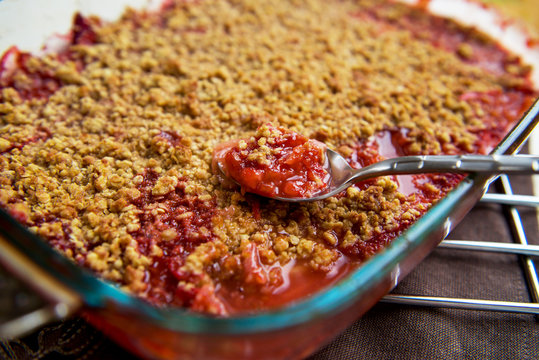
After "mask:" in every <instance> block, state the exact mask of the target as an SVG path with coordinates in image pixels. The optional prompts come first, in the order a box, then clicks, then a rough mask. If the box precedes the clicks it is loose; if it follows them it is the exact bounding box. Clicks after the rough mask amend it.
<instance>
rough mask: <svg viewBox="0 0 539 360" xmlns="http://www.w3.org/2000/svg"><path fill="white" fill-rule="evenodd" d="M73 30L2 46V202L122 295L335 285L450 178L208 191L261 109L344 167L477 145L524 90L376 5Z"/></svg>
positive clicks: (240, 302) (230, 301) (247, 297)
mask: <svg viewBox="0 0 539 360" xmlns="http://www.w3.org/2000/svg"><path fill="white" fill-rule="evenodd" d="M75 24H76V25H77V26H76V29H78V30H76V31H75V33H74V34H75V35H74V36H73V41H72V44H71V45H69V47H68V48H67V50H66V51H65V52H63V53H60V54H49V55H47V56H45V57H42V58H38V57H34V56H31V55H28V54H25V53H21V52H19V51H17V50H16V49H11V50H10V52H8V53H7V54H6V55H5V56H4V58H3V60H2V72H1V74H0V88H1V92H0V121H1V127H0V204H1V206H2V207H3V208H4V209H7V210H8V211H9V212H10V213H11V214H12V215H13V216H15V217H16V218H17V219H18V220H19V221H20V222H22V223H23V224H25V225H26V226H28V227H29V228H30V229H31V230H32V231H34V232H35V233H37V234H38V235H40V236H42V237H43V238H44V239H46V240H47V241H48V242H49V243H50V244H51V245H52V246H54V247H55V248H56V249H58V250H59V251H61V252H62V253H64V254H65V255H66V256H68V257H69V258H71V259H72V260H73V261H75V262H76V263H78V264H81V265H82V266H85V267H87V268H89V269H91V270H92V271H94V272H95V273H97V274H99V276H101V277H103V278H105V279H107V280H110V281H113V282H115V283H117V284H119V285H120V286H122V288H124V289H125V290H126V291H129V292H131V293H133V294H136V295H138V296H140V297H143V298H146V299H148V300H149V301H151V302H153V303H156V304H170V305H174V306H182V307H187V308H190V309H193V310H195V311H201V312H207V313H213V314H229V313H235V312H240V311H254V310H257V309H260V308H271V307H275V306H280V305H282V304H284V303H286V302H289V301H291V300H294V299H296V298H298V297H300V296H304V295H305V294H308V293H312V292H313V291H316V290H317V289H320V288H321V287H323V286H326V285H328V284H330V283H331V282H333V281H336V279H338V278H339V277H340V276H342V275H343V274H344V273H346V272H347V271H349V270H350V269H351V268H353V267H354V266H357V264H359V263H360V262H361V261H363V260H364V259H366V258H368V257H369V256H371V255H372V254H374V253H376V252H377V251H379V250H380V249H382V248H383V247H384V246H385V245H386V244H387V243H388V242H389V241H391V239H393V238H394V237H395V236H398V235H399V234H400V233H401V232H402V231H404V230H405V229H406V228H407V227H408V226H410V225H411V224H412V223H413V222H414V221H415V220H417V219H418V218H419V217H420V216H421V215H422V214H423V213H424V212H425V211H426V210H427V209H428V208H429V207H430V206H431V204H432V203H434V202H436V201H437V200H438V199H440V198H441V197H443V196H444V194H445V193H446V192H447V191H449V190H450V189H451V188H452V187H453V186H454V185H455V184H457V183H458V181H459V180H460V177H458V176H454V175H429V176H415V177H410V178H407V179H408V180H407V181H408V182H410V184H412V187H413V189H412V190H411V191H404V190H403V183H404V180H403V178H394V177H393V178H392V177H381V178H378V179H374V180H372V181H368V182H365V183H362V184H358V185H357V186H355V187H351V188H349V189H347V190H346V191H345V192H343V193H342V194H340V195H339V196H336V197H333V198H330V199H327V200H325V201H321V202H316V203H308V204H289V203H281V202H275V201H269V200H263V199H260V198H257V197H256V196H253V195H249V194H242V193H241V192H239V191H237V189H228V188H225V187H223V186H221V184H220V182H219V179H218V177H217V176H216V175H215V174H214V173H212V169H211V162H212V153H213V149H214V147H215V146H216V145H217V144H219V143H223V142H226V141H230V140H232V139H250V140H248V141H245V142H240V143H239V144H238V147H239V149H242V147H245V148H247V147H248V146H249V144H250V142H251V141H252V140H253V139H256V141H257V145H258V146H259V148H258V150H257V151H254V152H252V153H250V154H248V155H247V156H249V157H252V158H250V160H252V161H255V162H258V163H260V164H264V163H265V162H266V161H267V159H268V156H269V154H273V155H274V154H276V153H277V150H276V149H273V150H272V149H271V147H269V146H268V144H271V141H273V140H272V139H274V137H275V136H273V135H272V132H274V131H277V130H275V129H276V128H268V127H265V126H264V124H267V123H272V124H275V125H276V126H281V127H283V128H285V129H288V130H290V131H293V132H298V133H301V134H304V135H305V136H307V137H308V138H314V139H317V140H318V141H320V142H322V143H324V144H325V145H327V146H329V147H331V148H333V149H337V150H338V151H339V152H340V153H341V154H343V155H344V156H345V157H346V158H347V159H348V160H349V162H350V163H351V164H352V165H353V166H356V167H359V166H365V165H367V164H368V163H371V162H374V161H376V160H379V159H380V158H383V157H385V155H383V154H386V155H387V154H388V149H390V150H391V151H393V152H394V154H392V155H398V154H401V155H402V154H439V153H447V154H454V153H462V152H486V151H488V150H489V149H490V148H491V147H492V146H493V145H494V144H496V143H497V142H498V141H499V140H500V139H501V137H502V136H503V135H504V134H505V132H506V131H507V129H508V128H509V127H510V125H511V124H512V123H513V122H514V121H515V120H516V119H517V118H518V117H519V116H520V114H522V112H523V111H524V109H526V108H527V106H528V105H529V104H531V101H532V99H533V97H534V96H537V93H536V92H534V91H533V90H532V88H531V86H530V84H529V80H528V79H527V74H528V73H529V67H526V66H523V65H521V64H520V62H519V60H518V58H516V57H514V56H512V55H511V54H508V53H506V52H505V51H504V50H503V49H501V48H499V47H498V46H497V45H496V43H495V42H494V41H493V40H491V39H489V38H487V37H486V36H484V35H482V34H480V33H478V32H476V31H474V30H473V29H468V28H464V27H461V26H459V25H456V24H454V23H452V22H450V21H448V20H442V19H439V18H436V17H434V16H431V15H428V14H426V13H424V12H423V11H422V10H419V9H415V8H411V7H407V6H405V5H400V4H394V3H391V2H387V1H374V0H359V1H352V0H344V1H321V0H308V1H292V0H290V1H287V0H268V1H263V2H261V1H256V0H234V1H232V0H230V1H209V0H206V1H200V2H184V1H177V2H174V3H173V4H171V5H170V6H168V7H167V8H166V9H163V11H161V12H159V13H149V12H136V11H133V10H128V11H127V12H126V13H125V15H124V16H123V17H122V18H121V19H120V20H119V21H117V22H114V23H108V24H105V23H101V22H100V21H98V20H97V19H93V18H91V19H83V18H81V17H77V20H76V22H75ZM433 34H434V35H433ZM7 57H10V59H11V60H14V63H15V64H16V66H15V68H13V69H7V68H5V66H4V64H6V63H7ZM261 125H262V127H261ZM257 129H259V130H258V133H257ZM288 130H287V131H288ZM266 132H267V134H266ZM383 139H386V140H387V141H386V140H383ZM391 151H390V152H391ZM410 179H411V180H410Z"/></svg>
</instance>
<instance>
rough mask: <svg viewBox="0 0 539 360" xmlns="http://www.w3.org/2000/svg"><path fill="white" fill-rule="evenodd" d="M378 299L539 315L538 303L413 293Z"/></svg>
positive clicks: (389, 301) (394, 302)
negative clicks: (416, 294)
mask: <svg viewBox="0 0 539 360" xmlns="http://www.w3.org/2000/svg"><path fill="white" fill-rule="evenodd" d="M380 301H381V302H384V303H389V304H402V305H420V306H432V307H448V308H453V309H464V310H483V311H502V312H512V313H520V314H535V315H539V304H535V303H523V302H511V301H493V300H479V299H477V300H476V299H461V298H447V297H437V296H415V295H386V296H384V297H383V298H382V299H381V300H380Z"/></svg>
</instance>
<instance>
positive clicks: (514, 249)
mask: <svg viewBox="0 0 539 360" xmlns="http://www.w3.org/2000/svg"><path fill="white" fill-rule="evenodd" d="M438 248H441V249H457V250H477V251H486V252H500V253H506V254H517V255H526V256H535V257H539V245H523V244H514V243H500V242H494V241H474V240H444V241H442V242H441V243H440V245H438Z"/></svg>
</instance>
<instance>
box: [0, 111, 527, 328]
mask: <svg viewBox="0 0 539 360" xmlns="http://www.w3.org/2000/svg"><path fill="white" fill-rule="evenodd" d="M532 120H533V119H532ZM529 132H531V130H530V119H529V116H525V117H524V118H523V119H521V120H520V121H519V122H518V123H517V124H516V125H515V126H514V128H513V129H512V130H511V131H510V132H509V134H508V135H507V136H506V137H505V138H504V140H502V141H501V142H500V143H499V144H498V146H497V147H496V148H495V149H494V150H493V152H492V153H493V154H502V153H512V152H514V151H515V150H516V148H518V147H519V146H520V145H521V144H522V143H523V142H524V140H525V139H526V137H527V135H528V134H529ZM488 181H489V178H488V177H485V176H467V177H466V178H464V179H463V180H462V182H461V183H460V184H459V185H458V186H457V187H456V188H454V189H453V190H452V191H451V192H449V193H448V194H447V195H446V196H445V197H444V198H442V199H441V200H440V201H439V202H438V203H437V204H435V205H434V206H433V207H431V208H430V209H429V210H428V211H427V212H426V213H425V214H424V215H423V216H422V217H421V218H420V219H419V220H417V221H416V222H415V223H414V224H413V225H412V226H411V227H410V228H408V229H407V230H406V231H405V232H404V233H403V234H401V235H400V236H399V237H397V238H396V239H394V240H393V241H392V242H391V243H390V244H389V245H388V246H387V247H386V248H385V249H384V250H382V251H381V252H379V253H377V254H375V255H373V256H372V257H371V258H370V259H368V260H367V261H366V262H364V263H363V264H361V265H360V266H359V267H358V268H357V269H355V270H353V271H352V272H351V273H350V274H348V275H347V276H346V277H345V278H343V279H341V280H340V281H339V282H337V283H336V284H334V285H331V286H329V287H328V288H325V289H322V290H321V291H319V292H317V293H315V294H313V295H311V296H309V297H307V298H305V299H303V300H299V301H296V302H293V303H291V304H288V305H286V306H284V307H282V308H279V309H276V310H269V311H260V312H257V313H254V314H245V315H241V316H233V317H214V316H209V315H203V314H198V313H193V312H191V311H188V310H185V309H180V308H166V307H163V308H161V307H157V306H154V305H151V304H149V303H147V302H145V301H143V300H142V299H139V298H137V297H135V296H133V295H130V294H128V293H127V292H124V291H122V290H120V289H119V288H117V287H116V286H115V285H112V284H110V283H108V282H106V281H105V280H101V279H99V278H98V277H97V276H96V275H93V274H91V273H90V272H89V271H88V270H86V269H83V268H82V267H80V266H78V265H77V264H75V263H74V262H72V261H71V260H69V259H68V258H67V257H65V256H63V255H62V254H61V253H60V252H58V251H56V250H54V249H53V248H52V247H50V246H49V245H48V244H47V243H46V242H45V241H44V240H42V239H41V238H39V237H38V236H37V235H35V234H34V233H32V232H30V231H29V230H28V229H26V228H25V227H24V226H22V225H20V224H19V223H18V222H17V221H16V220H15V219H14V218H13V217H11V216H10V215H9V214H7V212H5V211H4V210H2V209H0V219H1V220H2V222H3V223H4V226H2V227H0V232H2V235H4V236H5V237H6V238H7V239H8V240H9V241H10V243H11V244H12V245H13V246H15V247H16V248H17V249H18V250H19V251H20V252H22V253H23V254H25V255H26V256H27V257H28V258H30V259H31V260H32V261H33V262H34V263H35V264H37V265H39V266H40V267H41V268H42V269H43V271H45V272H46V273H48V274H50V275H52V276H54V277H55V278H56V279H58V280H59V281H60V282H62V283H63V284H64V285H66V286H67V287H68V288H69V289H71V290H73V291H74V292H75V293H77V294H78V295H79V296H80V297H81V299H82V300H83V303H84V305H85V306H86V309H88V310H90V311H99V310H103V309H107V308H114V309H115V310H114V311H117V312H121V313H124V314H130V315H132V316H137V317H143V320H144V321H147V322H148V323H151V324H153V325H157V326H159V327H161V328H165V329H168V330H171V331H176V332H180V333H182V332H183V333H191V334H230V335H231V334H247V333H249V334H253V333H263V332H270V331H278V330H280V329H284V328H289V327H293V326H298V325H301V324H304V323H307V322H310V321H313V320H315V319H319V318H325V317H328V316H330V315H331V314H333V313H337V312H338V311H339V310H342V309H344V308H346V307H348V306H350V305H351V304H352V303H354V301H356V300H358V299H359V298H360V297H361V296H362V295H366V294H367V292H368V291H369V289H371V288H372V287H374V286H376V285H377V284H379V282H380V281H382V279H384V278H387V277H388V276H391V271H392V270H393V269H394V268H395V267H397V266H398V265H399V264H400V262H401V261H402V260H404V259H406V258H407V257H408V256H409V255H410V254H411V253H412V252H413V251H414V249H416V248H417V247H419V246H421V245H423V244H424V243H425V242H427V241H428V237H429V235H431V234H432V232H434V231H436V230H437V229H441V228H442V227H443V226H446V228H447V225H450V224H445V222H446V221H447V219H448V218H449V217H450V215H451V214H453V213H454V211H458V209H459V204H460V203H461V200H462V199H463V198H464V197H465V196H470V195H478V194H480V193H481V192H482V191H483V190H484V188H485V185H486V184H487V183H488ZM5 224H7V225H8V226H7V227H6V226H5ZM10 230H12V231H11V232H13V230H15V233H17V232H18V233H19V234H21V232H23V233H25V236H24V239H25V241H23V242H21V241H19V239H17V238H16V236H17V235H16V234H15V235H14V234H12V233H11V232H10ZM440 240H441V239H440Z"/></svg>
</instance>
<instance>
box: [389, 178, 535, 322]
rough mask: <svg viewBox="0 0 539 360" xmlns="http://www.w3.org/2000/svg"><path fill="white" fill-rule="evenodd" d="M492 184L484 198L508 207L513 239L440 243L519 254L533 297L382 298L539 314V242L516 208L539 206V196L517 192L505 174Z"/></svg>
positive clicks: (403, 296)
mask: <svg viewBox="0 0 539 360" xmlns="http://www.w3.org/2000/svg"><path fill="white" fill-rule="evenodd" d="M492 185H493V186H494V187H495V189H496V191H497V193H490V192H489V193H485V195H484V196H483V197H482V199H481V201H482V202H488V203H498V204H501V205H503V206H504V207H505V210H506V211H505V215H506V218H507V221H508V223H509V225H510V228H511V233H512V240H513V242H512V243H505V242H503V243H502V242H490V241H489V242H487V241H475V240H447V239H446V240H443V241H442V242H441V243H440V245H439V246H438V247H439V248H450V249H459V250H466V251H483V252H498V253H509V254H517V255H519V257H520V260H521V266H522V268H523V271H524V273H525V275H526V285H527V288H528V289H527V290H528V292H529V294H530V299H531V301H530V302H513V301H493V300H484V299H469V298H454V297H439V296H421V295H400V294H399V295H397V294H389V295H386V296H385V297H383V298H382V300H381V302H385V303H394V304H403V305H416V306H430V307H446V308H457V309H467V310H486V311H501V312H512V313H524V314H535V315H539V278H538V274H537V269H536V267H535V264H534V262H533V258H539V246H538V245H531V244H529V243H528V237H527V235H526V231H525V229H524V226H523V224H522V220H521V217H520V214H519V211H518V209H517V208H516V206H531V207H539V196H530V195H519V194H515V193H514V192H513V189H512V186H511V182H510V180H509V177H507V176H506V175H501V176H499V177H498V179H497V180H496V181H495V182H494V183H493V184H492ZM491 187H492V186H491ZM536 230H538V229H536ZM536 234H537V231H536V232H535V236H536Z"/></svg>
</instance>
